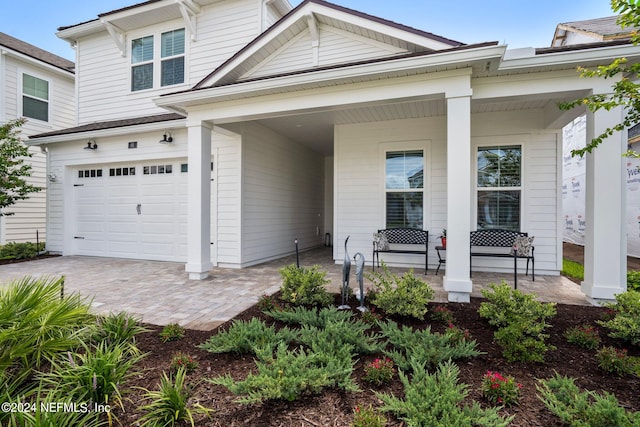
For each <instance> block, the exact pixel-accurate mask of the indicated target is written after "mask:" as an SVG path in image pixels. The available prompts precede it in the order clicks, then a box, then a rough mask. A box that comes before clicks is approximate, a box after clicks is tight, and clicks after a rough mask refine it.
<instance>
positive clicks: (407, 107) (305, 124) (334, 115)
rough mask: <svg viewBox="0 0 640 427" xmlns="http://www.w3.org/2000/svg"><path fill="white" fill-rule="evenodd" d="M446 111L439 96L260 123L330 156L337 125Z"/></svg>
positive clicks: (516, 103) (514, 103)
mask: <svg viewBox="0 0 640 427" xmlns="http://www.w3.org/2000/svg"><path fill="white" fill-rule="evenodd" d="M566 99H570V98H566ZM562 100H564V99H556V100H549V99H548V98H547V99H535V98H522V99H505V100H501V101H499V102H486V101H472V103H471V113H472V114H478V113H491V112H499V111H511V110H530V109H541V108H545V107H546V106H547V105H548V104H549V103H552V104H554V105H555V104H556V103H557V102H560V101H562ZM446 111H447V110H446V102H445V100H444V99H436V100H428V101H413V102H401V103H394V104H385V105H375V106H366V107H360V108H352V109H344V110H332V111H324V112H316V113H309V114H300V115H294V116H287V117H276V118H269V119H262V120H258V122H259V123H261V124H262V125H264V126H266V127H268V128H270V129H272V130H273V131H275V132H277V133H279V134H281V135H284V136H286V137H288V138H290V139H291V140H294V141H297V142H299V143H301V144H304V145H306V146H307V147H309V148H311V149H312V150H314V151H316V152H318V153H321V154H323V155H325V156H331V155H333V129H334V126H335V125H341V124H355V123H371V122H380V121H387V120H398V119H415V118H423V117H438V116H445V115H446Z"/></svg>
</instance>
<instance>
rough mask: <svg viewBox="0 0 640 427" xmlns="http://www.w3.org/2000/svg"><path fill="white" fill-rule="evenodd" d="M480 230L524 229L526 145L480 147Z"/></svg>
mask: <svg viewBox="0 0 640 427" xmlns="http://www.w3.org/2000/svg"><path fill="white" fill-rule="evenodd" d="M477 162H478V163H477V168H478V179H477V182H478V187H477V193H478V205H477V208H478V230H487V229H495V228H502V229H506V230H513V231H520V212H521V199H522V197H521V194H522V179H521V175H522V147H521V146H499V147H480V148H478V158H477Z"/></svg>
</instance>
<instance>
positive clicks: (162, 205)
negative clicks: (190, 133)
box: [74, 161, 187, 262]
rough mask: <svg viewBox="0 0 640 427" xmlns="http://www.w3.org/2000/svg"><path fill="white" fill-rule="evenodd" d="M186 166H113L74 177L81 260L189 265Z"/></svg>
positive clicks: (81, 171) (76, 236)
mask: <svg viewBox="0 0 640 427" xmlns="http://www.w3.org/2000/svg"><path fill="white" fill-rule="evenodd" d="M183 164H186V161H182V162H181V161H173V162H172V161H162V162H155V163H144V164H122V165H108V166H102V167H95V168H84V169H79V170H78V171H77V172H76V174H75V183H74V191H75V205H76V208H75V211H76V221H75V224H76V230H75V233H74V241H75V242H76V253H78V254H80V255H93V256H107V257H117V258H135V259H152V260H161V261H181V262H183V261H186V258H187V173H186V170H185V169H183V168H184V166H181V165H183Z"/></svg>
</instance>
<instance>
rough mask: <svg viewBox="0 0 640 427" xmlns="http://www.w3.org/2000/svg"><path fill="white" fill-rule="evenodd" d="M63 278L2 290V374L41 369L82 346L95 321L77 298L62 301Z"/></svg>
mask: <svg viewBox="0 0 640 427" xmlns="http://www.w3.org/2000/svg"><path fill="white" fill-rule="evenodd" d="M63 282H64V278H60V279H54V278H48V277H41V278H38V279H36V278H32V277H25V278H22V279H18V280H15V281H13V282H11V283H9V284H8V285H7V286H5V287H3V288H1V289H0V371H4V370H5V369H7V368H9V367H11V366H15V365H17V364H21V366H22V368H24V369H31V368H33V367H34V366H35V367H38V366H40V364H41V362H42V361H43V360H44V359H46V358H50V357H53V356H54V355H55V354H56V353H58V352H63V351H67V350H70V349H73V348H75V347H77V346H79V345H80V343H81V342H82V339H83V335H84V334H83V332H84V331H85V330H86V329H85V328H86V325H88V324H89V323H90V322H91V320H92V317H91V315H90V314H89V308H90V303H89V302H85V301H83V300H82V299H81V298H80V296H79V295H78V294H74V295H67V296H65V297H64V298H61V297H60V289H61V286H62V283H63Z"/></svg>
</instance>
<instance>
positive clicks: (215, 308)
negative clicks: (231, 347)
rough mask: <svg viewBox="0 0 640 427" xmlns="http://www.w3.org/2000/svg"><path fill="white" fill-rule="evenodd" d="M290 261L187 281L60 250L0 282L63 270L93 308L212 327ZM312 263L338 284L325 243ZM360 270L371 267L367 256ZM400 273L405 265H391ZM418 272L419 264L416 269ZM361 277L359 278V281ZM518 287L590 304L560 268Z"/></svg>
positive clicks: (11, 268) (269, 289)
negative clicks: (60, 253)
mask: <svg viewBox="0 0 640 427" xmlns="http://www.w3.org/2000/svg"><path fill="white" fill-rule="evenodd" d="M292 263H295V255H291V256H287V257H284V258H281V259H278V260H275V261H271V262H268V263H265V264H260V265H257V266H254V267H249V268H245V269H228V268H215V269H214V270H212V272H211V277H209V278H208V279H206V280H202V281H192V280H189V279H188V277H187V273H185V271H184V264H183V263H176V262H161V261H142V260H129V259H116V258H98V257H85V256H64V257H55V258H48V259H42V260H37V261H30V262H24V263H17V264H7V265H2V266H0V284H4V283H7V282H9V281H10V280H12V279H14V278H19V277H22V276H26V275H31V276H41V275H49V276H54V277H59V276H62V275H63V276H65V292H67V293H71V292H78V293H80V295H82V296H84V297H86V298H89V299H91V300H92V308H93V312H95V313H99V314H106V313H109V312H120V311H127V312H129V313H131V314H134V315H136V316H138V317H140V318H141V319H142V321H144V322H147V323H151V324H157V325H166V324H168V323H173V322H177V323H179V324H181V325H183V326H185V327H188V328H192V329H200V330H211V329H213V328H215V327H216V326H218V325H219V324H221V323H223V322H225V321H227V320H229V319H231V318H233V317H234V316H235V315H236V314H238V313H240V312H242V311H243V310H245V309H247V308H248V307H250V306H252V305H253V304H255V303H256V302H257V301H258V299H259V298H260V296H261V295H264V294H272V293H275V292H277V291H278V290H279V289H280V285H281V283H282V279H281V276H280V273H279V272H278V270H279V269H280V268H282V267H283V266H285V265H288V264H292ZM315 264H318V265H320V266H321V268H322V269H323V270H324V271H327V278H328V279H329V280H330V281H331V283H330V284H328V285H327V286H328V288H329V290H330V291H332V292H340V284H341V280H342V266H341V265H336V264H335V263H334V262H333V260H332V249H331V248H319V249H313V250H310V251H307V252H302V253H301V254H300V265H302V266H311V265H315ZM365 271H366V272H370V271H371V261H370V260H369V261H368V265H367V268H366V270H365ZM391 271H392V272H394V273H398V274H403V273H404V272H405V271H407V270H406V269H400V268H391ZM354 273H355V266H353V265H352V268H351V280H350V285H351V288H352V289H353V290H354V291H355V290H356V288H357V282H356V280H355V276H354ZM415 273H416V275H419V276H421V277H423V274H422V273H423V270H422V269H416V271H415ZM442 277H443V272H442V270H441V271H440V274H439V275H438V276H436V275H435V268H434V269H430V270H429V272H428V274H427V276H426V278H425V279H426V281H427V282H428V283H429V284H430V285H431V286H432V287H433V288H434V290H435V300H436V301H440V302H446V301H447V293H446V292H445V291H444V289H443V287H442ZM472 279H473V284H474V286H473V292H472V294H471V295H472V296H473V297H480V296H481V293H480V291H481V289H483V288H484V287H486V286H487V285H488V284H490V283H500V282H501V281H503V280H506V281H507V282H508V283H510V284H513V275H512V274H498V273H480V272H474V274H473V278H472ZM367 283H368V280H366V279H365V287H366V286H367ZM518 289H520V290H522V291H523V292H535V293H536V294H537V295H538V297H539V299H540V300H541V301H553V302H558V303H563V304H576V305H589V302H588V301H587V299H586V297H585V296H584V294H583V293H582V292H581V291H580V286H579V285H577V284H576V283H574V282H571V281H570V280H568V279H566V278H565V277H562V276H542V275H538V276H536V281H535V282H533V281H531V276H528V277H527V276H524V275H519V276H518Z"/></svg>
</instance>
